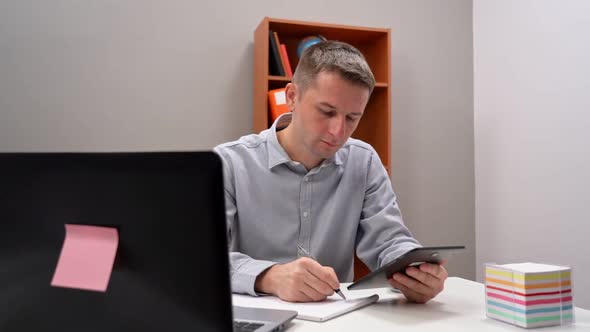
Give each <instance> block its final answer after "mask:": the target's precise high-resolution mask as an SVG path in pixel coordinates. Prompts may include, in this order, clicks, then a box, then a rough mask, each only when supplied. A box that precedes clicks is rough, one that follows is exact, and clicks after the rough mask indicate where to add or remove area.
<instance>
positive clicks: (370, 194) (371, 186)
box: [356, 151, 421, 271]
mask: <svg viewBox="0 0 590 332" xmlns="http://www.w3.org/2000/svg"><path fill="white" fill-rule="evenodd" d="M367 170H368V172H367V185H366V187H365V199H364V202H363V208H362V213H361V220H360V225H359V232H358V234H357V247H356V253H357V256H358V257H359V258H360V259H361V260H362V261H363V262H364V263H365V264H366V265H367V267H368V268H369V269H371V271H374V270H375V269H377V268H379V267H381V266H383V265H385V264H386V263H388V262H390V261H392V260H394V259H396V258H397V257H399V256H400V255H402V254H404V253H406V252H407V251H410V250H412V249H414V248H417V247H421V245H420V243H418V241H417V240H416V239H415V238H414V237H413V235H412V233H411V232H410V230H409V229H408V228H407V227H406V226H405V225H404V222H403V219H402V214H401V211H400V209H399V206H398V204H397V198H396V196H395V193H394V192H393V187H392V185H391V180H390V179H389V176H388V174H387V171H386V170H385V167H384V166H383V164H382V163H381V159H380V158H379V156H378V155H377V153H376V152H375V151H373V152H372V154H371V158H370V159H369V164H368V168H367Z"/></svg>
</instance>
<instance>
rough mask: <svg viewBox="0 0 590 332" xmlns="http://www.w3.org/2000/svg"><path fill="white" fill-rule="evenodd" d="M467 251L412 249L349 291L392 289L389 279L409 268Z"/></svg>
mask: <svg viewBox="0 0 590 332" xmlns="http://www.w3.org/2000/svg"><path fill="white" fill-rule="evenodd" d="M463 250H465V247H464V246H448V247H422V248H416V249H412V250H410V251H408V252H406V253H405V254H403V255H401V256H399V257H398V258H397V259H395V260H393V261H391V262H389V263H387V264H385V265H383V266H382V267H380V268H378V269H377V270H375V271H373V272H371V273H369V274H367V275H366V276H364V277H362V278H361V279H359V280H358V281H357V282H354V283H352V284H350V285H349V286H348V290H357V289H367V288H380V287H390V286H391V284H390V283H389V282H388V281H387V279H389V278H391V276H392V275H393V274H394V273H396V272H403V271H405V269H406V267H408V266H418V265H420V264H422V263H440V262H442V261H443V260H445V259H446V260H448V259H449V258H450V257H451V256H453V255H454V254H456V253H459V252H462V251H463Z"/></svg>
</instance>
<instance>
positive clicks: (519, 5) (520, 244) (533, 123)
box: [473, 0, 590, 309]
mask: <svg viewBox="0 0 590 332" xmlns="http://www.w3.org/2000/svg"><path fill="white" fill-rule="evenodd" d="M588 13H590V2H588V1H586V0H576V1H550V0H543V1H540V0H527V1H511V0H495V1H484V0H478V1H475V4H474V11H473V18H474V39H475V44H474V46H475V47H474V49H475V61H474V62H475V66H474V68H475V96H476V97H475V146H476V150H475V151H476V154H475V166H476V167H475V168H476V183H477V191H476V197H477V200H476V209H477V218H476V228H477V274H478V279H479V280H481V278H482V274H483V273H482V271H483V267H482V265H483V264H484V263H486V262H497V263H500V264H503V263H516V262H527V261H532V262H539V263H550V264H557V265H569V266H571V267H572V268H573V284H574V300H575V304H576V305H577V306H580V307H583V308H588V309H590V279H588V275H589V274H590V264H588V263H589V260H588V255H587V254H583V252H588V249H587V248H586V245H587V244H588V242H587V241H588V234H590V226H589V224H588V221H589V220H590V210H589V209H588V203H589V202H590V200H589V195H588V187H590V176H588V170H589V169H590V153H588V146H589V142H590V132H589V131H588V128H590V113H589V112H588V111H589V110H590V96H589V94H588V87H590V64H589V62H588V59H590V43H588V42H587V41H588V32H589V31H590V20H588Z"/></svg>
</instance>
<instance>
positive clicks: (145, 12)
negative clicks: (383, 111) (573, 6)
mask: <svg viewBox="0 0 590 332" xmlns="http://www.w3.org/2000/svg"><path fill="white" fill-rule="evenodd" d="M264 16H271V17H281V18H291V19H298V20H308V21H320V22H327V23H339V24H349V25H361V26H373V27H385V28H387V27H389V28H391V29H392V50H391V54H392V87H393V89H392V103H393V105H392V108H393V110H392V119H393V122H392V126H393V134H392V136H393V151H392V152H393V167H392V168H393V174H392V177H393V181H394V186H395V189H396V192H397V194H398V196H399V201H400V204H401V207H402V210H403V213H404V217H405V220H406V223H407V224H408V225H409V227H410V228H411V229H412V231H413V232H414V234H415V235H416V236H417V237H418V239H419V240H420V241H422V242H423V243H424V244H430V245H445V244H455V243H462V244H465V245H466V246H467V247H468V249H469V250H468V252H467V253H466V254H465V255H462V256H460V257H457V259H454V260H453V262H452V263H451V264H449V269H450V272H451V273H452V274H454V275H458V276H463V277H467V278H475V269H474V262H475V233H474V228H475V225H474V223H473V220H474V218H475V212H474V186H473V181H474V178H473V138H472V137H473V126H472V122H473V120H472V119H473V111H472V110H473V96H472V79H473V75H472V57H473V52H472V34H471V31H472V8H471V1H470V0H449V1H444V2H441V1H438V0H426V1H419V2H416V1H404V0H395V1H394V0H387V1H385V0H365V1H357V0H325V1H317V0H299V1H296V2H287V1H277V0H257V1H238V0H234V1H232V0H218V1H212V0H209V1H205V0H203V1H195V0H167V1H159V0H125V1H119V0H85V1H79V0H53V1H45V0H2V1H0V151H55V150H60V151H105V150H106V151H108V150H184V149H208V148H211V147H213V146H214V145H216V144H218V143H221V142H224V141H229V140H234V139H236V138H238V137H239V136H240V135H243V134H247V133H250V132H251V128H252V120H251V118H252V64H253V59H252V41H253V33H254V29H255V28H256V26H257V25H258V23H259V22H260V21H261V20H262V18H263V17H264Z"/></svg>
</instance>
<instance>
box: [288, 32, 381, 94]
mask: <svg viewBox="0 0 590 332" xmlns="http://www.w3.org/2000/svg"><path fill="white" fill-rule="evenodd" d="M321 72H335V73H338V74H340V76H341V77H342V78H344V79H345V80H347V81H349V82H351V83H353V84H357V85H360V86H362V87H366V88H367V89H368V90H369V94H370V93H371V92H373V88H374V87H375V76H373V73H372V72H371V68H369V64H368V63H367V60H365V57H364V56H363V54H362V53H361V52H360V51H359V50H358V49H356V48H355V47H354V46H352V45H350V44H347V43H344V42H340V41H334V40H327V41H322V42H319V43H317V44H314V45H311V46H310V47H308V48H307V49H305V51H303V54H302V55H301V59H300V60H299V64H298V65H297V68H296V69H295V74H293V83H295V85H297V87H298V88H299V89H300V90H301V92H302V93H303V92H305V90H306V89H307V88H309V87H310V85H311V84H313V83H314V81H315V79H316V77H317V76H318V74H319V73H321Z"/></svg>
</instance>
